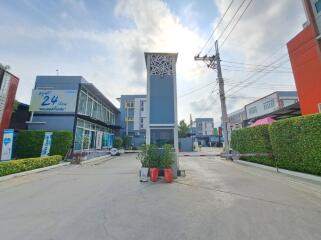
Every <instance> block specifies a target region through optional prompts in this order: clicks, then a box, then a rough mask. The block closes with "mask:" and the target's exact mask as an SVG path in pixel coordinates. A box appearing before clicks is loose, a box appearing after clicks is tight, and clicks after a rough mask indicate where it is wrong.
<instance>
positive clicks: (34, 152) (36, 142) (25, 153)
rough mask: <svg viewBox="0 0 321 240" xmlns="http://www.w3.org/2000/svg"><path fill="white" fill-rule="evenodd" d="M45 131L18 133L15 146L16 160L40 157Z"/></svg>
mask: <svg viewBox="0 0 321 240" xmlns="http://www.w3.org/2000/svg"><path fill="white" fill-rule="evenodd" d="M44 137H45V131H27V130H23V131H19V133H18V136H17V144H16V155H17V158H31V157H40V154H41V149H42V144H43V139H44Z"/></svg>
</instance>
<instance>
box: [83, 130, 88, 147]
mask: <svg viewBox="0 0 321 240" xmlns="http://www.w3.org/2000/svg"><path fill="white" fill-rule="evenodd" d="M89 143H90V131H89V130H85V132H84V136H83V139H82V148H83V149H89Z"/></svg>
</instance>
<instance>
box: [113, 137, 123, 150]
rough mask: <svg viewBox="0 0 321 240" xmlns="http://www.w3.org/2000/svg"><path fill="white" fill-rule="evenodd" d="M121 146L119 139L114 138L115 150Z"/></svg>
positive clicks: (121, 141) (121, 142)
mask: <svg viewBox="0 0 321 240" xmlns="http://www.w3.org/2000/svg"><path fill="white" fill-rule="evenodd" d="M122 145H123V140H122V139H121V138H120V137H115V139H114V147H115V148H121V146H122Z"/></svg>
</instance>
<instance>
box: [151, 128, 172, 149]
mask: <svg viewBox="0 0 321 240" xmlns="http://www.w3.org/2000/svg"><path fill="white" fill-rule="evenodd" d="M150 142H151V144H156V145H157V146H159V147H162V146H163V145H164V144H171V145H174V131H173V130H172V129H151V130H150Z"/></svg>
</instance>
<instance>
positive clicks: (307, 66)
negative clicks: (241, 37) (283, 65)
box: [287, 0, 321, 115]
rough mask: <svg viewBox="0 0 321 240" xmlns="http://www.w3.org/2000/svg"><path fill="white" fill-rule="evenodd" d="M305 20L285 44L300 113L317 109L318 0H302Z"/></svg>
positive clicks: (320, 80)
mask: <svg viewBox="0 0 321 240" xmlns="http://www.w3.org/2000/svg"><path fill="white" fill-rule="evenodd" d="M303 4H304V7H305V13H306V17H307V22H306V23H305V24H304V29H303V30H302V31H301V32H300V33H298V34H297V35H296V36H295V37H294V38H293V39H291V40H290V41H289V42H288V44H287V47H288V53H289V57H290V61H291V66H292V70H293V75H294V79H295V84H296V88H297V92H298V97H299V100H300V101H299V102H300V108H301V112H302V115H307V114H313V113H318V112H321V47H320V46H321V42H320V41H321V0H303Z"/></svg>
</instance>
